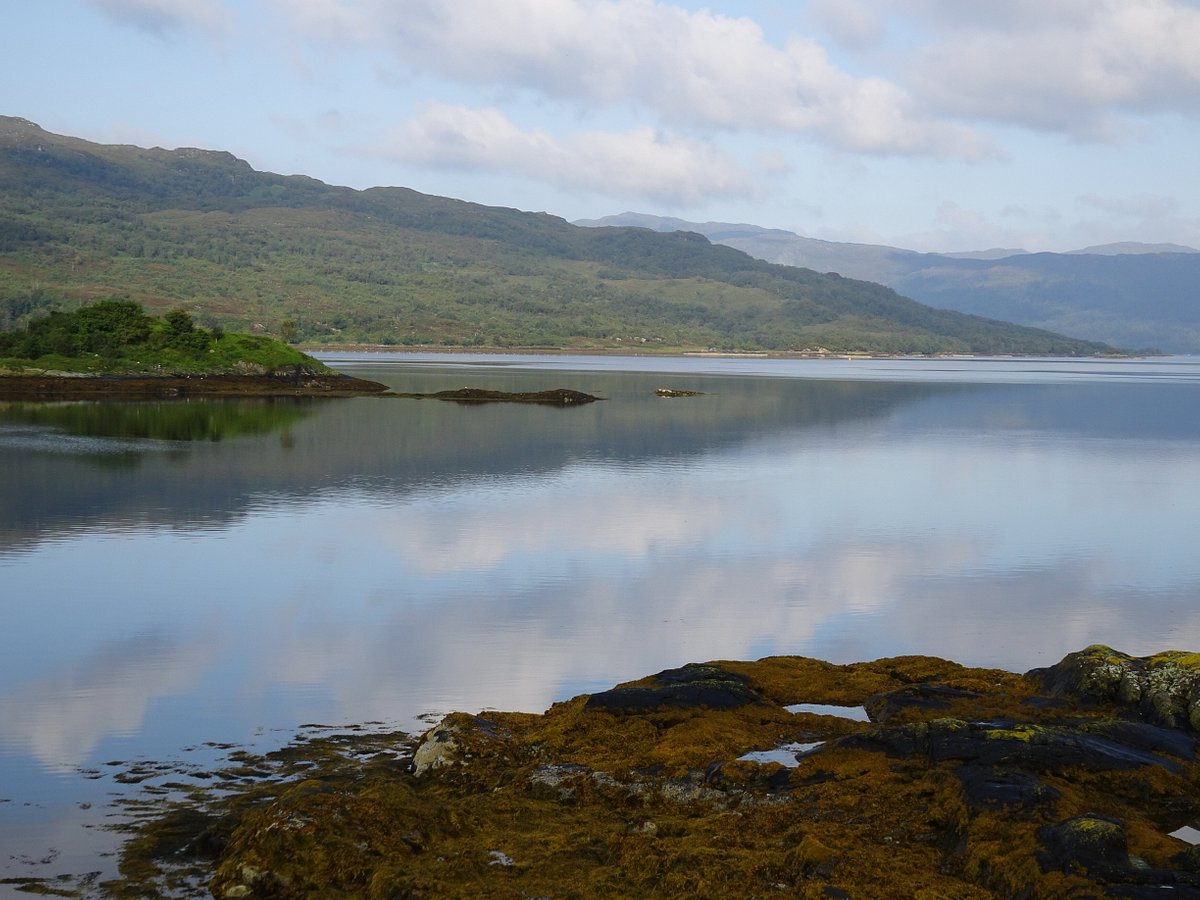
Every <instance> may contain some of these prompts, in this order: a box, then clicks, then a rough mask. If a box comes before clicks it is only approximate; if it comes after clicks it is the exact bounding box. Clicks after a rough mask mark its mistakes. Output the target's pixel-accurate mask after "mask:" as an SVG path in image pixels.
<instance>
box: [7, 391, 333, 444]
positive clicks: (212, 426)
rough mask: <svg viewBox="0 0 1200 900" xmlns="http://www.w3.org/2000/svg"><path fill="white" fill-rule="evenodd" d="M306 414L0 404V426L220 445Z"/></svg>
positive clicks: (225, 407)
mask: <svg viewBox="0 0 1200 900" xmlns="http://www.w3.org/2000/svg"><path fill="white" fill-rule="evenodd" d="M311 414H312V407H311V401H300V402H296V401H293V400H287V399H284V400H224V401H217V402H214V401H211V400H208V401H206V400H194V399H181V400H170V401H160V402H138V403H108V402H101V403H96V402H86V403H4V404H0V425H2V424H4V423H8V422H14V423H20V424H22V425H36V426H45V427H50V428H57V429H61V430H63V431H65V432H67V433H68V434H73V435H77V436H80V437H112V438H145V439H153V440H163V441H221V440H226V439H228V438H235V437H241V436H244V435H252V434H268V433H270V432H272V431H278V430H280V429H283V428H286V427H288V426H289V425H292V424H294V423H295V422H297V421H299V420H300V419H303V418H305V417H307V416H309V415H311Z"/></svg>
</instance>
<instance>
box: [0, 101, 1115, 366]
mask: <svg viewBox="0 0 1200 900" xmlns="http://www.w3.org/2000/svg"><path fill="white" fill-rule="evenodd" d="M0 201H3V202H2V203H0V328H4V327H8V328H11V327H14V325H16V324H20V323H21V322H22V321H25V320H27V319H28V317H29V316H30V315H33V314H35V313H36V312H37V311H38V310H44V309H47V308H51V307H53V306H54V305H55V304H58V305H63V304H66V305H68V306H69V305H71V304H78V303H81V302H87V301H90V300H94V299H102V298H104V297H107V296H112V295H114V294H117V295H125V296H129V298H130V299H133V300H136V301H138V302H141V303H143V304H144V305H145V306H146V307H147V308H149V309H151V310H154V311H160V310H162V309H164V308H173V307H179V306H183V307H184V308H186V309H187V310H188V311H189V312H190V313H192V314H193V315H194V316H195V317H196V318H197V321H199V322H200V323H201V324H204V325H210V324H220V325H221V326H222V327H225V328H229V329H230V330H237V331H250V332H268V333H274V334H278V335H280V336H284V337H286V338H287V339H289V340H298V341H304V342H306V343H309V344H310V345H311V344H322V345H336V344H338V343H348V342H352V343H377V344H384V345H389V344H390V345H404V346H415V347H420V346H467V347H491V348H497V349H503V348H505V347H535V348H536V347H541V348H553V349H604V350H621V349H626V350H628V349H638V350H645V349H660V350H684V349H716V350H728V351H738V350H765V351H773V352H788V351H792V352H801V351H808V350H817V349H819V348H823V349H825V350H828V351H836V352H875V353H1025V354H1062V355H1079V354H1092V353H1103V352H1108V351H1110V350H1111V348H1109V347H1106V346H1104V345H1102V344H1100V343H1097V342H1088V341H1080V340H1077V339H1071V338H1065V337H1063V336H1061V335H1055V334H1050V333H1048V332H1045V331H1040V330H1035V329H1027V328H1019V327H1017V326H1012V325H1009V324H1007V323H1003V322H999V321H994V320H989V319H986V318H982V317H978V316H970V315H962V314H958V313H953V312H947V311H945V310H936V309H931V308H929V307H926V306H922V305H921V304H919V303H917V302H915V301H913V300H911V299H908V298H906V297H902V296H900V295H899V294H897V293H896V292H895V291H893V290H891V289H889V288H886V287H883V286H881V285H878V284H873V283H868V282H863V281H857V280H852V279H847V278H842V277H839V276H830V275H822V274H819V273H817V272H815V271H811V270H808V269H800V268H794V267H787V266H780V265H774V264H770V263H767V262H764V261H762V260H758V259H754V258H753V257H751V256H749V255H747V254H745V253H742V252H741V251H739V250H737V249H735V248H731V247H727V246H723V245H721V244H715V243H712V242H710V241H709V240H708V239H707V238H704V237H702V236H700V235H697V234H691V233H687V232H680V233H664V234H660V233H655V232H650V231H647V230H645V229H640V228H616V229H586V228H578V227H576V226H573V225H571V224H570V223H568V222H567V221H566V220H565V219H562V218H560V217H557V216H552V215H549V214H547V213H529V212H522V211H519V210H514V209H508V208H503V207H489V206H482V205H479V204H474V203H470V202H468V201H465V200H456V199H453V198H444V197H434V196H431V195H426V194H421V193H419V192H417V191H414V190H412V189H410V188H404V187H375V188H369V189H367V190H361V191H360V190H356V189H352V188H348V187H338V186H334V185H328V184H325V183H324V182H321V181H318V180H316V179H313V178H309V177H307V176H303V175H288V176H284V175H277V174H274V173H270V172H259V171H256V170H255V169H253V168H252V167H251V166H250V165H249V164H248V163H246V162H245V161H244V160H239V159H237V158H236V157H234V156H233V155H232V154H229V153H227V152H225V151H220V150H200V149H197V148H182V149H177V150H163V149H162V148H150V149H143V148H138V147H133V146H130V145H103V144H93V143H91V142H88V141H84V140H82V139H79V138H72V137H66V136H59V135H53V134H51V133H50V132H47V131H45V130H43V129H41V128H39V127H38V126H36V125H34V124H33V123H31V122H28V120H18V119H13V118H3V117H0Z"/></svg>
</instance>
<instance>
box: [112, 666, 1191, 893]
mask: <svg viewBox="0 0 1200 900" xmlns="http://www.w3.org/2000/svg"><path fill="white" fill-rule="evenodd" d="M1198 663H1200V657H1197V656H1195V655H1190V654H1178V653H1172V654H1160V655H1158V656H1154V657H1145V658H1132V657H1128V656H1125V655H1123V654H1119V653H1116V652H1115V651H1112V650H1110V649H1108V648H1102V647H1092V648H1088V649H1087V650H1085V651H1082V652H1081V653H1078V654H1072V655H1070V656H1068V657H1067V658H1066V659H1064V660H1063V661H1062V662H1061V663H1059V664H1058V665H1056V666H1054V667H1051V668H1049V669H1044V670H1036V671H1034V672H1031V673H1028V674H1027V675H1017V674H1013V673H1009V672H1004V671H1000V670H993V669H972V668H965V667H963V666H959V665H957V664H955V663H952V662H947V661H945V660H940V659H935V658H929V657H899V658H893V659H883V660H878V661H875V662H870V663H858V664H854V665H846V666H837V665H832V664H829V663H826V662H822V661H820V660H814V659H807V658H801V657H772V658H767V659H763V660H759V661H757V662H729V661H722V662H713V663H706V664H703V665H690V666H684V667H681V668H679V669H671V670H667V671H664V672H660V673H658V674H657V675H653V676H650V677H648V678H645V679H641V680H640V681H636V682H631V683H628V684H625V685H620V686H618V687H615V688H613V689H612V690H608V691H603V692H600V693H597V694H593V695H590V696H587V695H584V696H580V697H576V698H574V699H573V700H569V701H566V702H563V703H559V704H555V705H554V706H553V707H551V708H550V709H549V710H548V711H546V712H545V713H543V714H540V715H533V714H526V713H487V714H482V715H477V716H472V715H466V714H463V713H454V714H452V715H450V716H448V717H446V719H445V720H443V721H442V722H441V723H439V724H438V725H437V726H436V727H435V728H433V729H431V731H430V732H428V733H427V734H426V735H425V736H424V737H423V738H422V739H420V740H419V741H417V742H415V743H413V744H405V743H396V742H394V741H393V742H391V743H387V744H381V743H380V742H379V741H378V739H374V740H375V743H373V744H372V743H370V740H368V739H367V738H362V739H361V746H358V750H357V752H355V751H354V748H355V746H356V742H355V741H354V740H348V741H347V742H343V743H341V744H339V745H337V746H331V745H324V744H321V743H319V742H306V743H304V744H303V745H298V746H297V747H294V748H291V749H290V750H289V751H287V753H285V754H276V755H274V756H272V757H269V758H264V759H262V760H258V761H255V762H254V763H253V765H254V766H255V768H256V770H257V771H260V772H261V771H264V770H266V769H271V771H272V774H271V775H270V776H269V777H262V778H259V779H258V780H257V781H255V782H254V784H253V785H252V786H251V787H242V788H241V789H235V790H234V791H233V792H232V793H231V794H230V795H229V796H227V797H224V798H221V799H218V800H214V801H213V802H210V803H209V804H208V805H207V806H206V807H205V809H204V815H203V816H202V817H201V818H200V819H199V820H197V821H199V822H202V823H203V824H204V835H205V838H204V841H203V842H199V838H197V842H196V843H195V846H196V847H200V846H201V843H202V845H203V847H205V848H207V850H205V851H204V852H206V853H208V854H209V856H210V857H211V858H210V859H208V860H206V861H203V862H202V863H201V862H197V863H195V864H196V865H197V866H207V867H208V868H207V871H208V872H209V873H210V874H212V879H211V882H210V888H211V890H212V892H213V894H214V895H215V896H217V897H222V898H224V897H250V896H263V897H266V896H333V895H342V896H345V895H352V896H363V897H401V896H424V897H441V896H464V895H468V894H469V895H472V896H497V897H510V896H511V897H520V896H527V897H528V896H547V897H551V896H553V897H584V896H639V897H679V896H694V897H729V896H746V897H752V896H757V897H766V896H774V895H780V896H801V897H872V898H875V897H927V898H932V897H955V898H972V897H980V898H982V897H1029V898H1057V897H1095V896H1114V897H1200V851H1198V850H1197V848H1195V847H1194V846H1192V845H1191V844H1190V843H1189V842H1188V841H1187V840H1184V839H1181V837H1180V836H1173V835H1174V834H1175V833H1177V832H1178V833H1179V834H1180V835H1186V834H1187V832H1186V829H1185V830H1184V831H1180V829H1183V828H1184V826H1189V825H1192V826H1194V825H1196V824H1197V823H1200V762H1198V761H1197V757H1196V750H1197V737H1198V735H1197V730H1196V727H1195V721H1194V719H1192V718H1191V712H1192V710H1193V709H1194V706H1193V704H1194V702H1195V693H1194V688H1195V682H1196V677H1197V673H1200V664H1198ZM798 704H825V706H819V707H816V708H815V710H813V709H812V708H810V707H802V706H799V705H798ZM838 707H844V708H846V709H851V708H853V709H861V708H863V707H865V709H866V710H867V711H868V713H869V715H870V721H858V720H855V719H854V718H852V717H846V716H840V715H836V714H827V713H837V712H838V709H837V708H838ZM776 748H784V749H782V750H780V749H776ZM772 749H776V752H775V753H774V754H770V755H769V756H768V757H764V755H762V754H761V753H759V754H756V753H755V751H769V750H772ZM175 812H176V813H178V810H175ZM164 818H165V817H164ZM177 823H178V819H176V824H177ZM154 833H155V832H154V826H153V825H148V826H145V828H144V830H143V831H142V833H141V840H142V841H143V843H142V844H141V845H139V846H142V847H147V846H154V842H153V841H149V840H148V838H149V837H150V836H152V835H153V834H154ZM179 845H180V841H179V840H178V839H176V840H173V841H172V842H171V846H173V847H176V848H177V847H178V846H179ZM131 846H132V845H131ZM150 856H152V854H149V853H146V854H145V855H144V856H143V857H142V858H141V860H140V862H141V864H142V865H143V866H144V865H146V864H147V862H148V860H149V857H150ZM135 857H136V854H133V853H129V854H127V859H126V862H127V863H128V864H129V865H130V871H134V870H136V869H137V866H136V865H135V863H137V862H138V860H137V859H136V858H135ZM161 864H162V863H161V861H160V862H159V863H157V865H160V866H161Z"/></svg>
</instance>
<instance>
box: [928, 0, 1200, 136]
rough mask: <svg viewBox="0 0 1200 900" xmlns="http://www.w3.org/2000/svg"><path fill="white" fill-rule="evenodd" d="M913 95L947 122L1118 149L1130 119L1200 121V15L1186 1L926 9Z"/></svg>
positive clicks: (934, 2) (936, 0)
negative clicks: (1019, 129)
mask: <svg viewBox="0 0 1200 900" xmlns="http://www.w3.org/2000/svg"><path fill="white" fill-rule="evenodd" d="M921 9H923V10H924V11H925V15H927V16H928V19H927V22H926V24H927V25H928V26H929V27H930V29H931V31H932V35H933V38H934V39H933V41H932V42H930V43H929V44H927V45H926V46H925V47H924V48H923V50H922V51H921V52H920V53H919V55H918V57H917V60H916V63H915V80H914V82H913V85H912V86H913V89H914V91H916V92H917V93H918V95H920V96H923V97H925V98H928V99H929V100H930V101H931V102H934V103H935V104H937V105H938V106H939V107H940V108H942V109H944V110H946V111H947V112H948V113H950V114H955V115H960V116H966V117H971V118H980V119H992V120H998V121H1006V122H1014V123H1017V124H1020V125H1023V126H1027V127H1032V128H1037V129H1045V130H1050V131H1059V132H1065V133H1068V134H1070V135H1072V136H1074V137H1078V138H1086V139H1112V138H1113V137H1115V136H1117V135H1119V134H1120V133H1121V132H1122V131H1123V130H1124V128H1125V127H1127V126H1126V123H1125V117H1127V116H1129V115H1139V114H1146V113H1157V112H1174V113H1179V114H1182V115H1187V116H1193V117H1194V116H1195V115H1196V114H1197V112H1200V107H1197V105H1196V102H1195V98H1196V96H1197V92H1198V91H1200V54H1198V53H1197V52H1196V48H1197V47H1200V8H1198V7H1197V6H1196V4H1194V3H1190V2H1183V0H1141V2H1137V3H1129V2H1125V0H1101V2H1089V3H1083V2H1079V0H1063V2H1055V3H1033V2H1021V3H1010V4H987V5H981V4H969V5H968V4H960V3H947V2H945V0H929V2H926V3H924V4H922V6H921Z"/></svg>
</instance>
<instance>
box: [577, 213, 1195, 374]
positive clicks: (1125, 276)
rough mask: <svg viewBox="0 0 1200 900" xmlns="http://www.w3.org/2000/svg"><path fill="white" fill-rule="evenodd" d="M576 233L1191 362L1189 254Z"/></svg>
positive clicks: (735, 233)
mask: <svg viewBox="0 0 1200 900" xmlns="http://www.w3.org/2000/svg"><path fill="white" fill-rule="evenodd" d="M577 224H580V225H588V226H592V227H600V226H613V225H637V226H640V227H643V228H651V229H654V230H656V231H664V232H673V231H695V232H699V233H701V234H703V235H705V236H706V237H708V238H709V239H710V240H712V241H714V242H716V243H719V244H722V245H725V246H729V247H734V248H736V249H739V250H743V251H745V252H746V253H749V254H750V255H751V256H754V257H757V258H758V259H763V260H766V261H768V262H774V263H780V264H782V265H791V266H808V267H811V268H813V269H816V270H817V271H819V272H838V273H840V274H842V275H845V276H847V277H849V278H864V279H868V280H870V281H877V282H880V283H881V284H886V285H888V286H889V287H891V288H894V289H895V290H896V291H898V292H900V293H901V294H904V295H905V296H908V297H913V298H914V299H916V300H919V301H920V302H922V303H927V304H929V305H930V306H935V307H938V308H942V309H953V310H957V311H959V312H965V313H972V314H974V315H980V316H991V317H994V318H998V319H1004V320H1005V321H1009V322H1017V323H1019V324H1022V325H1029V326H1031V327H1034V328H1045V329H1049V330H1051V331H1058V332H1062V333H1064V334H1070V335H1073V336H1075V337H1081V338H1086V339H1088V340H1094V341H1103V342H1105V343H1109V344H1113V345H1115V346H1120V347H1128V348H1142V347H1156V348H1158V349H1160V350H1163V351H1165V352H1168V353H1200V253H1198V252H1196V251H1195V250H1193V249H1192V248H1190V247H1182V246H1178V245H1174V244H1137V243H1124V244H1109V245H1104V246H1099V247H1087V248H1084V249H1082V250H1078V251H1074V252H1071V253H1027V252H1025V251H1022V250H1007V251H1006V250H987V251H980V252H978V253H962V254H948V253H916V252H914V251H912V250H902V249H900V248H897V247H886V246H881V245H877V244H850V243H840V242H836V241H821V240H816V239H815V238H808V237H802V236H800V235H798V234H795V233H793V232H791V231H782V230H779V229H770V228H761V227H759V226H756V225H735V224H732V223H728V222H704V223H699V222H687V221H684V220H682V219H671V218H663V217H660V216H650V215H644V214H640V213H621V214H619V215H615V216H606V217H605V218H603V219H593V220H588V221H586V222H579V223H577Z"/></svg>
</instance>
